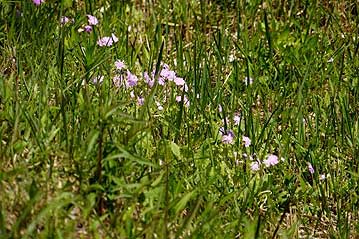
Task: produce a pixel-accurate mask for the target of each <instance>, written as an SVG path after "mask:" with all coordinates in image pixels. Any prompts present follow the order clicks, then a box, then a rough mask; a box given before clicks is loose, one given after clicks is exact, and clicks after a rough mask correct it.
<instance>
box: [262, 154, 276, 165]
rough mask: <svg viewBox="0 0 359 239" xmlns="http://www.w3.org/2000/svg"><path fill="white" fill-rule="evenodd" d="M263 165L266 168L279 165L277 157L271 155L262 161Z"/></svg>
mask: <svg viewBox="0 0 359 239" xmlns="http://www.w3.org/2000/svg"><path fill="white" fill-rule="evenodd" d="M263 163H264V165H265V166H266V167H270V166H274V165H276V164H278V163H279V161H278V156H276V155H274V154H271V155H269V156H268V157H267V159H265V160H263Z"/></svg>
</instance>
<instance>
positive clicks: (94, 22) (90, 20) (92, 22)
mask: <svg viewBox="0 0 359 239" xmlns="http://www.w3.org/2000/svg"><path fill="white" fill-rule="evenodd" d="M87 20H88V23H89V25H92V26H95V25H97V24H98V20H97V18H96V17H94V16H92V15H87Z"/></svg>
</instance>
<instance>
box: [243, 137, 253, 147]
mask: <svg viewBox="0 0 359 239" xmlns="http://www.w3.org/2000/svg"><path fill="white" fill-rule="evenodd" d="M242 141H243V142H244V147H246V148H248V147H249V146H250V145H251V139H250V138H248V137H247V136H242Z"/></svg>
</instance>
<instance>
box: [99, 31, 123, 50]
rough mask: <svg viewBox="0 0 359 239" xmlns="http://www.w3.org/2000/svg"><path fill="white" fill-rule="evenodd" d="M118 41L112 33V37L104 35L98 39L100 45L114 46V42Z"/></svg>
mask: <svg viewBox="0 0 359 239" xmlns="http://www.w3.org/2000/svg"><path fill="white" fill-rule="evenodd" d="M116 42H118V38H117V37H116V36H115V35H114V34H113V33H112V35H111V36H110V37H102V38H100V39H99V40H98V41H97V45H99V46H101V47H102V46H112V45H113V44H114V43H116Z"/></svg>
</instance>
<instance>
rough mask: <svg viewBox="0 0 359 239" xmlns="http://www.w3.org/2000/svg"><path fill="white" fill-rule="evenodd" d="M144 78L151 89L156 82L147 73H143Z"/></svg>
mask: <svg viewBox="0 0 359 239" xmlns="http://www.w3.org/2000/svg"><path fill="white" fill-rule="evenodd" d="M143 78H144V80H145V82H146V83H147V85H148V86H149V87H151V88H152V87H153V85H154V84H155V81H154V80H153V79H152V78H151V77H150V76H149V75H148V73H147V71H145V72H143Z"/></svg>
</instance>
